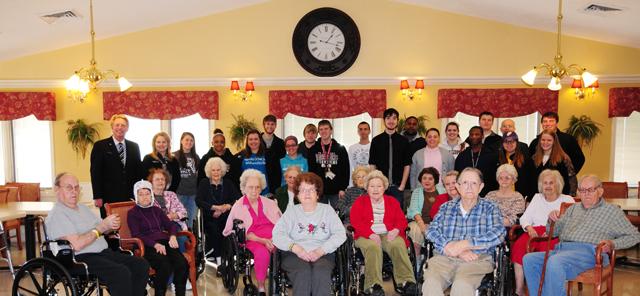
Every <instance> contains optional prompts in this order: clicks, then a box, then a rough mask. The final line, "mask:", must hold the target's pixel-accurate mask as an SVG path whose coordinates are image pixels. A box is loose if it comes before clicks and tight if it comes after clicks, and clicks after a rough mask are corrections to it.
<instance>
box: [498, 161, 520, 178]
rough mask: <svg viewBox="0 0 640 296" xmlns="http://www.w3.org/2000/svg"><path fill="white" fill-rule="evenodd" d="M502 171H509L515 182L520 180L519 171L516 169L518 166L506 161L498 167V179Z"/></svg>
mask: <svg viewBox="0 0 640 296" xmlns="http://www.w3.org/2000/svg"><path fill="white" fill-rule="evenodd" d="M502 173H507V174H509V175H511V177H512V178H513V182H514V183H515V182H516V181H518V171H517V170H516V167H515V166H513V165H511V164H508V163H505V164H503V165H501V166H499V167H498V170H497V171H496V180H497V179H498V178H500V174H502Z"/></svg>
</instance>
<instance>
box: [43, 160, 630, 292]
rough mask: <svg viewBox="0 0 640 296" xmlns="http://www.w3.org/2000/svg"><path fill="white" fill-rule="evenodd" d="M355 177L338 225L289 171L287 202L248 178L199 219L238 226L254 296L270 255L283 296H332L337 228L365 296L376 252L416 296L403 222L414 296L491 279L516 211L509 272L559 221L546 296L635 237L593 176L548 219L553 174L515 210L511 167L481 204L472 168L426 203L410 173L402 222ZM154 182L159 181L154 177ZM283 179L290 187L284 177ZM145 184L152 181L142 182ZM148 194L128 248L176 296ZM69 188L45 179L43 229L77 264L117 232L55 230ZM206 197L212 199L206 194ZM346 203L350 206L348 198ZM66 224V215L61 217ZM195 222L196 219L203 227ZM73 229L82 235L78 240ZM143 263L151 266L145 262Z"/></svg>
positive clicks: (428, 178)
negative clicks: (48, 203) (415, 264)
mask: <svg viewBox="0 0 640 296" xmlns="http://www.w3.org/2000/svg"><path fill="white" fill-rule="evenodd" d="M209 162H211V163H210V164H209V163H208V164H207V166H206V167H207V170H206V172H207V175H208V177H209V178H210V179H211V180H212V181H213V180H215V179H216V178H217V179H218V182H219V183H220V184H224V183H221V182H226V181H223V180H226V179H223V178H222V177H223V176H224V170H222V168H223V167H224V166H225V163H224V162H223V161H221V160H220V159H219V158H213V159H211V160H209ZM363 170H364V171H363ZM366 170H367V168H361V169H357V170H355V171H354V176H353V179H354V181H355V182H354V183H355V184H356V187H358V188H359V191H358V192H352V194H351V195H347V196H346V197H345V198H344V199H343V200H342V202H341V203H339V205H338V207H339V210H338V212H340V213H348V214H349V215H348V219H345V220H346V221H344V222H343V221H342V220H341V219H340V217H339V216H338V214H337V213H336V211H334V209H333V208H331V206H329V205H326V204H323V203H319V202H318V201H319V200H320V198H321V197H322V188H323V186H322V180H321V179H320V178H319V177H318V176H317V175H315V174H312V173H302V174H297V173H298V172H297V171H296V170H295V169H291V170H290V171H287V174H286V177H287V184H288V186H289V188H291V189H293V190H292V194H291V195H288V196H287V200H286V202H283V201H282V200H272V199H269V198H266V197H264V196H261V195H260V192H261V191H262V189H264V188H265V186H266V180H265V176H264V175H263V174H262V173H260V172H259V171H257V170H251V169H250V170H246V171H245V172H244V173H243V174H242V176H241V178H240V188H241V191H242V193H243V195H242V197H240V198H239V199H235V198H231V199H230V202H229V203H222V204H220V203H218V204H212V205H211V206H210V208H209V210H210V212H211V215H210V216H211V217H210V218H213V220H216V222H217V223H220V222H223V221H221V220H219V219H220V218H222V217H223V216H227V217H224V218H225V219H224V223H223V224H224V230H223V231H220V232H221V233H222V234H223V235H227V234H229V233H230V230H231V224H232V221H233V220H234V219H241V220H243V221H244V226H245V228H246V231H247V239H248V241H249V243H248V245H247V247H248V249H249V250H251V252H252V253H253V254H254V258H255V270H256V278H257V280H258V286H259V290H260V292H261V293H264V290H265V287H264V282H265V278H266V271H267V268H268V262H269V256H270V254H271V252H272V251H273V250H274V249H275V248H278V249H280V250H282V251H284V255H283V261H282V268H283V269H285V270H286V271H287V272H288V274H289V276H290V279H291V280H292V282H293V291H294V295H309V294H313V295H327V294H329V293H330V291H329V289H330V288H331V286H330V285H328V284H327V283H329V282H330V281H331V271H332V270H333V265H334V264H335V263H334V262H335V261H334V260H333V256H334V255H333V253H334V252H335V250H336V249H337V248H338V247H339V246H340V245H341V244H342V243H344V241H345V240H346V235H345V227H344V224H343V223H349V224H351V225H352V226H353V228H354V229H355V231H354V239H355V244H356V246H357V247H358V248H360V249H361V250H362V252H363V255H364V257H365V288H366V291H367V293H368V294H371V295H384V291H383V289H382V251H383V250H384V251H385V252H386V253H388V254H389V255H390V257H391V260H392V262H393V267H394V272H393V276H394V277H395V281H396V282H397V283H403V285H402V286H403V289H404V292H405V294H415V293H416V289H417V285H416V279H415V278H414V275H413V273H412V267H411V262H410V260H409V258H408V255H407V252H406V244H407V240H406V238H405V229H406V228H407V220H410V221H411V223H409V226H408V227H409V228H410V231H409V234H410V236H412V237H413V238H414V241H415V242H416V243H417V244H421V243H422V242H424V238H425V237H426V239H427V240H429V241H431V242H432V243H433V244H434V246H435V250H436V255H435V256H434V257H432V258H431V259H429V261H428V264H427V266H428V269H427V271H426V273H425V284H424V285H423V289H422V292H423V294H425V295H440V294H441V293H442V291H443V290H444V289H446V288H448V287H449V286H451V295H469V294H470V293H472V292H473V291H474V290H475V289H476V288H477V287H478V285H479V283H480V280H481V279H482V277H483V276H484V274H486V273H488V272H491V271H492V270H493V261H492V260H491V256H490V254H491V253H492V251H493V248H494V247H495V246H497V245H499V244H500V243H502V241H503V240H504V236H505V227H504V226H510V225H512V224H513V223H514V222H515V221H516V217H517V215H518V214H519V213H521V212H522V211H524V214H523V215H522V217H521V218H520V223H521V224H522V226H523V228H524V229H526V231H527V233H526V234H525V235H523V236H522V237H521V238H520V239H518V240H517V241H516V243H515V244H514V245H513V246H512V249H513V252H512V257H513V258H512V260H513V262H514V263H515V264H516V266H518V265H520V266H521V265H522V262H523V260H522V256H523V254H524V251H523V249H524V243H523V241H526V240H527V236H530V237H534V236H537V235H539V234H541V232H544V225H546V224H547V218H549V219H552V220H558V225H559V227H558V228H556V233H555V234H559V237H560V242H559V247H556V249H555V250H554V252H553V254H552V256H551V259H550V261H549V262H550V264H549V267H548V268H547V269H548V272H549V275H548V276H547V277H546V278H545V286H544V289H545V291H544V294H545V295H554V294H557V291H559V290H557V289H564V281H565V279H571V278H572V277H575V276H576V275H577V274H578V273H580V272H581V271H584V270H586V269H588V268H591V267H592V266H593V265H594V264H595V263H594V259H593V254H594V249H595V248H594V246H595V244H597V243H599V242H600V241H607V242H608V246H609V248H616V249H623V248H628V247H631V246H633V245H634V244H636V243H638V242H639V241H640V234H638V231H637V229H635V228H634V227H633V226H632V225H631V224H630V223H629V221H628V220H626V218H625V216H624V214H623V213H622V211H621V210H620V209H619V208H617V207H615V206H612V205H609V204H607V203H606V202H605V201H604V200H603V199H601V197H602V187H601V183H600V181H599V180H598V179H597V177H595V176H591V175H590V176H587V177H585V178H583V179H582V180H581V182H580V184H579V188H578V197H579V198H580V199H581V200H582V203H581V204H580V205H579V206H577V207H576V206H574V207H572V208H571V209H573V210H569V211H568V213H567V214H566V215H565V216H563V217H562V218H560V219H558V209H559V205H560V203H561V202H564V201H568V202H571V201H573V199H572V198H571V197H569V196H565V195H562V194H561V188H562V186H563V179H562V177H561V176H560V175H559V174H558V173H557V172H556V171H552V170H549V171H545V172H543V173H542V174H541V176H540V179H539V181H538V183H539V184H538V185H539V191H540V192H542V193H539V194H537V195H536V196H535V197H534V199H533V201H532V202H531V204H530V205H529V207H528V208H527V209H526V210H525V209H524V207H525V206H524V200H522V196H521V195H519V194H517V193H514V190H513V183H514V182H515V181H516V180H517V172H516V171H515V169H514V168H513V167H512V166H511V165H503V166H501V167H500V169H499V170H498V173H497V176H496V178H497V179H498V182H499V184H500V189H499V190H497V191H495V192H491V193H490V194H488V196H487V198H480V191H481V190H482V187H483V186H484V182H483V178H482V174H481V173H480V171H478V170H476V169H473V168H468V169H465V170H464V171H463V172H462V173H461V174H460V175H457V173H455V172H449V173H447V174H446V176H445V178H444V179H445V188H446V191H447V193H445V194H442V195H439V196H434V195H433V192H434V191H435V185H436V184H437V182H438V181H437V180H439V179H440V178H439V176H438V175H437V170H432V169H429V168H426V169H424V170H423V171H422V172H421V173H420V178H419V180H420V183H421V184H422V188H417V189H416V190H415V191H414V194H413V196H412V200H411V205H410V207H409V210H408V213H407V215H406V216H405V214H404V213H403V212H402V209H401V207H400V204H399V203H398V202H397V201H396V200H395V199H394V198H392V197H390V196H386V195H384V191H385V190H386V189H387V187H388V180H387V179H386V177H385V176H384V175H383V174H382V173H381V172H380V171H376V170H374V171H371V172H367V171H366ZM157 173H158V175H162V171H161V170H159V171H158V172H157ZM292 174H293V175H296V176H295V177H292V176H291V175H292ZM158 177H160V176H158ZM150 179H151V180H152V181H153V180H154V178H153V176H150ZM158 179H162V178H158ZM63 181H65V182H66V183H67V184H65V183H64V182H63ZM74 182H75V183H74ZM156 182H158V183H161V182H159V181H156ZM156 182H153V183H154V184H155V183H156ZM154 184H152V183H149V182H147V181H140V182H138V183H137V184H136V185H135V187H134V195H135V196H136V204H137V207H135V208H133V209H132V210H131V211H130V213H129V219H128V221H129V227H130V228H131V230H132V234H133V235H134V236H138V237H140V238H141V239H143V241H145V248H148V246H153V247H151V248H148V249H147V250H146V252H145V259H147V261H148V262H149V263H150V264H151V266H152V267H154V269H156V270H157V272H159V273H163V272H164V274H166V275H167V278H168V275H169V274H171V273H173V274H174V284H175V285H176V295H183V294H184V285H185V282H186V262H185V259H184V257H182V256H181V255H180V253H179V252H178V251H177V249H178V247H179V243H178V242H177V240H176V237H175V233H176V232H177V230H178V229H179V228H180V227H181V226H179V225H178V223H176V221H171V220H172V219H170V218H171V217H168V216H167V215H165V214H164V212H163V211H162V209H161V208H160V207H157V206H155V207H154V206H152V205H154V204H155V205H157V203H156V202H155V201H154V197H153V196H154V195H155V196H157V195H156V194H153V193H154V191H157V190H154V188H155V187H156V186H154ZM160 185H162V186H160ZM157 187H158V190H160V189H164V188H165V187H164V184H158V185H157ZM221 187H223V188H221V191H220V192H219V194H220V195H223V192H224V187H229V188H233V187H234V186H224V185H223V186H221ZM75 188H78V185H77V179H75V177H73V176H71V175H68V174H61V175H60V176H58V178H56V192H57V194H58V198H59V200H60V202H61V203H58V204H57V205H56V209H54V211H52V214H51V215H50V216H49V218H48V219H47V223H48V225H47V226H48V227H49V228H50V229H52V231H53V234H52V236H53V237H62V238H66V239H69V240H70V241H71V242H72V244H73V245H74V248H76V251H77V252H78V251H80V252H82V251H83V250H85V249H86V248H82V247H76V245H78V246H87V245H93V243H95V242H97V241H99V240H100V238H101V237H100V235H101V234H102V233H105V232H108V231H109V230H111V229H117V228H118V227H119V225H117V224H119V220H118V218H117V217H113V216H109V217H107V218H105V219H104V220H100V219H98V218H97V217H94V218H91V217H90V216H88V215H87V214H86V213H85V214H83V215H80V216H79V218H77V219H76V220H81V221H84V223H78V221H75V220H70V221H67V223H65V221H66V220H65V219H69V218H68V217H65V218H64V219H61V218H60V217H61V216H62V215H59V214H57V212H62V211H61V210H60V208H63V207H67V208H71V209H74V206H75V208H76V209H77V208H79V205H77V199H76V200H75V205H73V203H74V201H73V198H70V196H69V195H70V194H73V193H74V192H76V193H77V190H74V189H75ZM210 194H211V197H213V195H214V194H215V193H214V192H210ZM224 195H225V196H226V194H224ZM354 196H357V197H356V198H353V197H354ZM205 200H206V198H199V205H200V206H202V205H204V202H205ZM165 203H166V201H165ZM70 205H71V206H70ZM279 205H280V206H282V207H283V210H281V209H280V207H279ZM223 210H224V211H223ZM66 212H69V211H68V209H66ZM282 212H284V214H281V213H282ZM64 216H68V215H64ZM205 216H207V215H205ZM344 216H346V214H344ZM345 218H346V217H345ZM407 218H409V219H407ZM88 221H91V223H89V222H88ZM206 221H207V220H206V219H205V225H206ZM81 224H82V225H84V226H82V227H84V229H82V228H78V227H79V225H81ZM209 226H211V225H209ZM576 226H579V227H576ZM87 227H89V229H87ZM74 230H75V232H74ZM94 230H95V232H94ZM212 230H213V231H215V232H218V229H214V228H212V227H209V228H207V232H208V234H207V235H212V236H215V235H217V234H216V233H212V232H211V231H212ZM87 233H88V235H87ZM80 234H83V235H80ZM94 234H95V235H94ZM78 239H85V240H87V241H86V242H84V241H83V244H75V243H74V241H77V240H78ZM418 249H419V248H418ZM565 250H566V252H565ZM85 251H87V254H86V256H82V254H79V255H80V256H79V258H81V259H83V258H84V257H90V256H89V254H91V253H98V254H99V256H91V257H103V256H105V255H104V254H105V253H107V254H109V255H108V257H109V258H110V260H113V259H112V258H111V257H114V255H113V254H111V253H110V252H109V251H107V250H106V248H102V247H101V246H100V247H98V248H93V249H91V250H89V249H86V250H85ZM146 253H149V254H153V255H150V256H147V255H146ZM93 255H95V254H93ZM154 257H155V258H154ZM589 258H591V259H589ZM101 259H104V258H101ZM540 259H541V257H540V256H539V254H536V253H534V254H531V255H527V256H526V257H525V259H524V271H525V272H524V273H525V274H526V278H527V279H528V280H529V282H530V283H536V282H537V280H538V278H539V273H540V265H541V263H540V262H539V261H540ZM118 260H121V259H118ZM87 261H91V260H87ZM107 261H108V260H107ZM116 261H117V260H116ZM136 263H138V264H139V262H136ZM109 264H110V263H106V262H105V260H99V261H94V262H92V263H91V264H90V271H91V272H96V273H102V272H101V271H102V270H103V269H104V268H106V266H107V265H109ZM125 265H126V264H125ZM142 266H148V265H142ZM566 266H570V268H566ZM119 268H122V266H119ZM127 268H128V267H127ZM138 270H139V269H138ZM163 270H164V271H163ZM133 272H134V271H133V270H129V271H128V273H126V274H129V275H131V274H132V273H133ZM144 272H145V273H146V269H145V270H144ZM518 274H520V276H519V281H521V284H520V285H519V286H518V288H519V290H518V293H519V294H521V293H522V289H523V288H524V284H523V282H524V280H523V278H522V276H521V275H522V267H519V266H518V267H516V275H518ZM99 276H100V275H99ZM114 276H115V275H113V274H110V275H109V276H104V277H105V282H106V284H107V286H110V280H109V279H108V278H109V277H114ZM536 276H537V277H536ZM101 279H102V278H101ZM133 280H136V277H135V276H129V277H128V281H126V282H128V283H131V281H133ZM166 280H167V279H166V278H165V279H164V281H163V282H164V283H166ZM126 282H122V283H120V284H119V285H118V286H119V288H120V289H123V287H127V285H126V284H124V283H126ZM111 284H112V285H113V283H111ZM134 287H138V288H139V286H136V285H135V284H130V285H129V289H131V291H129V292H131V294H129V293H124V292H123V294H122V295H137V293H135V290H134ZM109 288H110V289H111V287H109ZM114 289H115V288H114ZM156 289H157V290H160V291H161V292H162V293H164V291H162V287H161V286H156ZM536 289H537V285H534V284H531V285H529V290H530V293H531V295H533V294H534V293H537V292H536ZM118 295H120V294H118Z"/></svg>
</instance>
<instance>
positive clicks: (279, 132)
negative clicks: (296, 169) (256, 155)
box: [275, 112, 382, 149]
mask: <svg viewBox="0 0 640 296" xmlns="http://www.w3.org/2000/svg"><path fill="white" fill-rule="evenodd" d="M364 113H366V112H363V113H360V114H356V115H354V116H357V115H361V114H364ZM289 114H291V115H294V116H300V117H304V116H302V115H298V114H294V113H288V114H287V115H289ZM349 117H353V116H349ZM285 118H286V116H285ZM285 118H283V119H278V120H277V125H278V126H277V128H276V131H275V134H276V136H278V137H280V138H283V139H284V137H287V136H289V135H284V133H285V131H284V129H285V124H286V122H285ZM323 119H326V120H328V121H329V122H331V125H332V126H333V128H334V131H333V133H332V137H333V138H335V133H336V131H335V128H336V125H335V122H334V120H336V119H342V118H314V122H312V123H313V124H315V125H316V127H317V125H318V122H319V121H320V120H323ZM368 123H369V124H370V126H371V134H370V135H369V140H371V139H373V137H375V136H376V135H377V134H379V132H376V131H377V130H379V129H380V127H381V126H382V118H376V117H371V121H369V122H368ZM353 130H354V131H357V125H355V126H353ZM302 141H304V137H302V138H300V137H298V142H302ZM357 142H358V139H356V141H355V142H354V143H357ZM339 143H340V144H341V145H343V146H345V149H348V148H349V146H350V145H351V144H353V143H349V144H345V143H343V142H340V141H339Z"/></svg>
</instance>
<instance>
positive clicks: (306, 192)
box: [298, 188, 316, 194]
mask: <svg viewBox="0 0 640 296" xmlns="http://www.w3.org/2000/svg"><path fill="white" fill-rule="evenodd" d="M298 192H299V193H304V194H310V193H316V189H315V188H299V189H298Z"/></svg>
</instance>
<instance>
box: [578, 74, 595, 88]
mask: <svg viewBox="0 0 640 296" xmlns="http://www.w3.org/2000/svg"><path fill="white" fill-rule="evenodd" d="M581 76H582V81H583V82H584V86H585V87H590V86H591V85H592V84H593V83H594V82H596V81H598V77H596V76H594V75H593V74H591V73H589V72H587V71H584V72H582V75H581Z"/></svg>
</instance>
